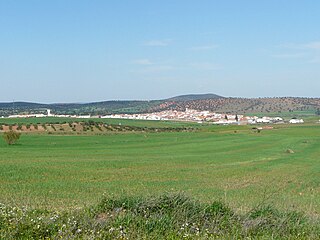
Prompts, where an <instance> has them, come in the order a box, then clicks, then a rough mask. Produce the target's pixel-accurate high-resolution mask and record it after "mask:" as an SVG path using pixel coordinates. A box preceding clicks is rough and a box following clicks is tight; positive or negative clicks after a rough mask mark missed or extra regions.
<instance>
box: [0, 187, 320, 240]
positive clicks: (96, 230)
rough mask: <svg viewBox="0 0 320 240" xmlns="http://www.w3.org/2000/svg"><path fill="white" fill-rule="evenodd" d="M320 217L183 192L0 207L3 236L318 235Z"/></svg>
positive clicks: (85, 237)
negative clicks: (75, 205) (71, 205)
mask: <svg viewBox="0 0 320 240" xmlns="http://www.w3.org/2000/svg"><path fill="white" fill-rule="evenodd" d="M319 234H320V225H319V221H318V220H314V219H310V218H308V217H306V216H304V215H303V214H300V213H297V212H283V211H278V210H277V209H275V208H274V207H273V206H270V205H259V206H257V207H256V208H253V209H252V210H251V211H249V212H247V213H245V214H239V213H236V212H234V211H233V210H232V209H231V208H229V207H228V206H227V205H225V204H224V203H222V202H219V201H215V202H212V203H211V204H202V203H200V202H198V201H196V200H194V199H192V198H189V197H188V196H186V195H184V194H182V193H166V194H163V195H161V196H158V197H149V198H142V197H141V198H139V197H125V196H123V197H120V198H115V197H112V196H104V197H103V199H102V200H101V201H100V202H99V203H98V204H97V205H94V206H91V207H86V208H82V209H78V210H72V211H66V212H53V211H47V210H39V209H27V208H18V207H8V206H5V205H3V204H2V205H0V239H45V238H49V239H182V238H184V239H318V237H319Z"/></svg>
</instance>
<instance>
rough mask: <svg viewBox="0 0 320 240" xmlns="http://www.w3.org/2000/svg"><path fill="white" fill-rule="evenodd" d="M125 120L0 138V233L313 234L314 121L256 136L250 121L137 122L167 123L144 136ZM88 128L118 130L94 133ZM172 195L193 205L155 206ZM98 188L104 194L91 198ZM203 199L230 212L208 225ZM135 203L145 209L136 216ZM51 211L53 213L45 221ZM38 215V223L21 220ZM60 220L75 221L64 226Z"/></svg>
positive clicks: (319, 196) (319, 143) (317, 133)
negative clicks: (9, 140)
mask: <svg viewBox="0 0 320 240" xmlns="http://www.w3.org/2000/svg"><path fill="white" fill-rule="evenodd" d="M112 121H119V120H114V119H113V120H112ZM125 122H126V123H128V124H127V125H124V124H121V125H119V124H115V125H112V124H105V125H100V124H101V122H99V121H98V120H97V121H93V122H90V123H89V122H87V123H84V122H82V123H81V124H83V125H85V126H86V127H88V131H87V132H86V133H83V134H82V135H75V134H74V133H73V134H72V129H71V128H70V125H69V124H68V123H66V124H65V125H64V126H65V128H70V132H71V134H69V135H59V134H58V133H57V134H56V132H54V131H53V130H52V129H51V128H53V127H54V126H56V127H57V130H59V129H58V128H59V127H60V125H59V124H55V123H52V124H51V127H50V125H49V124H48V125H46V126H47V128H48V131H50V132H51V133H53V134H50V135H48V134H33V133H28V134H23V137H22V138H21V140H20V142H19V145H13V146H8V145H6V144H5V142H4V141H2V142H0V169H1V171H0V183H1V184H0V192H1V195H0V203H3V204H4V205H1V206H0V209H2V210H0V212H1V211H2V212H1V214H2V216H0V233H1V234H2V235H0V239H1V238H4V239H7V236H13V237H12V238H15V237H14V236H20V235H19V234H25V235H21V236H26V237H25V238H32V237H33V238H39V236H38V235H36V234H43V235H41V236H43V237H45V236H48V237H51V238H58V237H59V236H62V238H68V237H69V236H75V237H79V238H86V237H87V238H89V237H90V236H93V235H94V236H97V237H101V238H114V237H118V236H119V234H120V233H121V228H120V226H122V228H123V229H122V230H124V231H125V232H126V234H127V235H126V236H127V237H129V238H136V237H137V236H140V237H141V238H143V237H145V238H147V236H154V237H155V238H159V236H161V237H163V238H173V239H174V238H179V237H180V238H181V236H183V235H184V234H187V236H189V238H192V237H195V235H194V234H197V231H195V229H197V228H199V236H200V237H202V238H205V237H206V235H205V234H208V235H209V236H211V237H216V238H219V237H225V238H228V237H229V238H232V237H233V238H249V239H250V238H253V237H254V236H256V237H257V236H264V238H265V239H268V238H270V237H271V236H272V237H273V238H278V239H281V238H292V239H295V238H296V239H299V238H315V239H316V236H318V235H319V228H318V226H319V212H320V188H319V186H320V179H319V173H320V167H319V166H320V164H319V161H320V160H319V155H320V150H319V149H320V125H319V124H304V125H274V129H269V130H265V129H263V130H261V132H260V133H258V132H257V131H253V130H252V126H236V125H235V126H212V125H198V124H197V125H196V126H197V128H198V129H197V131H177V130H178V129H179V128H180V127H181V126H195V125H194V124H190V125H185V124H188V123H180V122H178V123H170V122H152V121H150V122H148V121H146V122H145V123H146V125H148V124H149V127H150V128H152V127H155V128H157V127H158V128H159V129H161V127H163V126H166V127H168V126H170V127H171V128H173V129H175V130H174V131H164V132H156V131H153V132H152V131H151V132H150V131H140V130H139V131H132V129H135V128H137V129H140V128H139V127H138V126H140V124H142V123H144V121H131V122H130V121H129V120H128V121H125ZM27 124H30V125H31V124H33V123H31V122H29V123H27ZM41 124H42V123H41ZM41 124H39V126H41ZM157 124H159V125H157ZM71 125H72V126H73V127H74V126H75V125H73V123H71ZM58 126H59V127H58ZM90 126H91V127H93V126H100V127H101V129H103V130H104V131H105V129H106V128H108V127H109V128H110V129H116V127H119V128H120V129H121V131H116V130H114V131H113V132H112V134H101V132H100V130H98V128H97V127H95V128H94V129H95V130H94V132H91V131H90ZM151 126H152V127H151ZM23 127H24V126H23ZM77 127H79V126H78V125H77ZM168 128H169V127H168ZM77 131H78V130H77ZM289 150H290V151H289ZM180 191H183V192H185V193H186V194H187V195H188V196H189V195H190V196H192V198H194V199H196V200H197V201H196V200H190V199H189V198H184V197H181V196H180V195H179V197H178V196H171V197H173V199H180V197H181V199H185V200H183V201H185V202H186V205H184V204H182V206H180V205H179V204H178V205H174V204H173V206H172V205H170V204H167V203H163V201H166V200H164V199H167V198H166V196H167V195H165V196H164V195H163V192H180ZM103 193H106V196H108V197H107V199H104V200H103V201H101V199H100V198H101V195H102V194H103ZM124 196H127V197H124ZM168 201H169V200H168ZM170 201H171V200H170ZM170 201H169V202H170ZM179 201H180V200H179ZM181 201H182V200H181ZM123 203H125V206H123V207H121V206H122V205H121V204H123ZM127 203H128V204H129V205H128V206H127V205H126V204H127ZM222 203H223V204H222ZM110 204H111V205H110ZM112 204H113V205H112ZM148 204H149V205H148ZM150 204H151V205H150ZM190 204H191V205H192V208H191V209H189V207H188V206H190ZM212 204H213V205H214V204H218V205H219V206H220V207H221V208H223V209H228V212H229V213H230V214H229V213H228V214H225V213H224V214H221V216H219V218H217V219H216V218H214V219H215V225H210V224H213V218H211V217H208V219H207V218H205V217H204V216H205V215H204V214H205V213H206V210H205V209H207V208H208V207H209V206H212ZM221 204H222V205H221ZM120 205H121V206H120ZM10 206H17V207H15V210H16V211H18V213H17V214H16V215H14V216H11V217H9V218H7V217H5V216H4V215H5V214H4V213H3V212H10V211H13V210H12V209H13V208H11V207H10ZM90 206H91V207H90ZM110 206H111V207H110ZM140 206H147V207H146V208H142V209H148V210H146V215H143V214H142V213H141V212H139V209H140V208H139V207H140ZM150 206H154V209H153V210H152V208H151V207H150ZM161 206H162V207H161ZM24 207H27V208H26V209H25V208H24ZM171 207H172V209H171ZM184 207H186V208H184ZM3 209H7V210H3ZM168 209H171V210H168ZM141 211H142V210H141ZM148 211H150V212H148ZM188 211H190V214H189V215H188ZM219 211H220V210H219ZM296 212H302V213H303V214H302V215H301V214H297V213H296ZM191 213H192V214H191ZM1 214H0V215H1ZM55 214H56V215H58V216H59V219H57V220H55V222H53V221H52V219H51V218H52V217H53V216H55ZM183 214H187V215H183ZM110 215H113V216H112V217H110ZM15 217H16V218H15ZM38 217H39V218H40V220H39V224H36V223H31V222H30V221H31V220H30V219H38ZM12 218H14V219H15V220H10V219H12ZM17 219H20V220H19V221H18V220H17ZM50 219H51V220H50ZM68 219H75V221H77V224H75V225H70V224H69V225H68V224H67V223H68ZM105 219H107V221H106V220H105ZM156 219H160V220H159V222H157V221H156ZM201 219H202V220H201ZM223 219H225V222H224V220H223ZM36 221H38V220H36ZM206 221H208V222H206ZM37 223H38V222H37ZM185 223H188V224H189V225H188V226H187V227H186V225H184V226H183V224H185ZM193 223H195V225H194V226H195V227H194V228H191V226H193ZM10 224H15V229H13V228H10V226H12V225H10ZM63 224H65V225H66V226H67V227H66V228H63V229H62V228H61V226H63ZM190 224H191V225H190ZM38 225H40V227H39V229H40V230H38V228H37V226H38ZM214 226H215V227H216V228H214ZM182 227H183V229H184V230H183V231H179V229H180V228H182ZM47 229H48V233H45V231H46V230H47ZM78 229H80V230H81V232H77V230H78ZM110 229H113V230H112V231H111V230H110ZM205 229H208V231H206V230H205ZM59 230H61V232H59ZM109 230H110V231H111V232H109ZM1 231H2V232H1ZM98 231H99V232H100V233H101V234H102V235H99V234H98V233H97V232H98ZM59 234H60V235H59ZM92 234H93V235H92ZM95 234H96V235H95ZM112 234H116V235H112ZM181 234H182V235H181ZM188 234H189V235H188ZM228 234H230V235H228ZM272 234H273V235H272ZM299 234H300V235H299Z"/></svg>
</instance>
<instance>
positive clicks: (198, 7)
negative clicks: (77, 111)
mask: <svg viewBox="0 0 320 240" xmlns="http://www.w3.org/2000/svg"><path fill="white" fill-rule="evenodd" d="M319 9H320V1H314V0H303V1H301V0H286V1H284V0H261V1H257V0H243V1H239V0H233V1H232V0H226V1H218V0H201V1H195V0H161V1H160V0H159V1H158V0H157V1H156V0H144V1H142V0H110V1H109V0H101V1H100V0H94V1H92V0H51V1H49V0H46V1H43V0H28V1H26V0H21V1H18V0H1V1H0V83H1V94H0V101H12V100H13V99H15V100H16V101H18V100H24V101H37V102H88V101H100V100H110V99H159V98H165V97H170V96H174V95H178V94H187V93H216V94H220V95H223V96H239V97H260V96H261V97H264V96H307V97H312V96H314V97H319V89H320V30H319V29H320V14H319Z"/></svg>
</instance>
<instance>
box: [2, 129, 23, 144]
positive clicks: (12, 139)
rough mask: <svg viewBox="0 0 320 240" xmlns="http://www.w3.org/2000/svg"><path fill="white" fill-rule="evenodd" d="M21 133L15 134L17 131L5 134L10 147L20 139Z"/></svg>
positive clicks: (4, 136)
mask: <svg viewBox="0 0 320 240" xmlns="http://www.w3.org/2000/svg"><path fill="white" fill-rule="evenodd" d="M20 135H21V133H18V132H15V131H12V130H11V131H9V132H5V133H4V134H3V139H4V140H5V141H6V143H8V144H9V145H12V144H15V143H16V142H17V141H18V140H19V138H20Z"/></svg>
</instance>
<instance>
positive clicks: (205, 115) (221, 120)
mask: <svg viewBox="0 0 320 240" xmlns="http://www.w3.org/2000/svg"><path fill="white" fill-rule="evenodd" d="M28 117H37V118H40V117H69V118H115V119H137V120H158V121H161V120H163V121H168V120H173V121H192V122H198V123H203V122H209V123H212V124H221V125H229V124H238V125H246V124H261V123H269V124H270V123H274V124H281V123H285V121H284V120H283V119H282V118H281V117H256V116H244V115H238V114H223V113H215V112H210V111H198V110H193V109H186V111H175V110H168V111H162V112H154V113H141V114H111V115H105V116H90V115H56V114H52V113H51V110H50V109H48V110H47V114H27V115H25V114H21V115H11V116H9V118H28ZM289 123H292V124H298V123H304V121H303V119H291V120H290V121H289Z"/></svg>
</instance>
